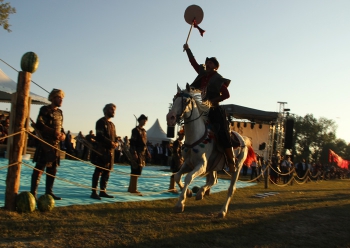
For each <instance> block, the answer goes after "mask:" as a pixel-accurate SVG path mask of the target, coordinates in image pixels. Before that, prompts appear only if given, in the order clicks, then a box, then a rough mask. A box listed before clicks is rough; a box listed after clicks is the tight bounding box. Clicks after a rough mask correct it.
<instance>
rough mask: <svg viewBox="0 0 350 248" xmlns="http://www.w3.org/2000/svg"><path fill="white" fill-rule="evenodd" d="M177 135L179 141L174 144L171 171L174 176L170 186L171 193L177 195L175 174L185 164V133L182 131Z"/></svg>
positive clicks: (171, 178)
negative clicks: (183, 152)
mask: <svg viewBox="0 0 350 248" xmlns="http://www.w3.org/2000/svg"><path fill="white" fill-rule="evenodd" d="M177 135H178V136H179V137H178V138H177V140H175V141H174V143H173V161H172V164H171V171H172V173H173V174H172V175H171V177H170V185H169V192H172V193H177V190H176V188H175V180H174V174H175V173H176V172H178V171H179V170H180V168H181V166H182V164H183V162H184V158H183V156H182V149H181V148H182V141H183V139H184V137H185V131H184V130H183V129H181V130H180V131H179V132H178V133H177Z"/></svg>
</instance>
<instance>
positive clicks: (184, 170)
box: [174, 163, 191, 191]
mask: <svg viewBox="0 0 350 248" xmlns="http://www.w3.org/2000/svg"><path fill="white" fill-rule="evenodd" d="M190 171H191V168H190V167H188V166H187V164H186V163H183V164H182V166H181V168H180V170H179V171H178V172H177V173H175V174H174V180H175V182H176V183H177V185H179V188H180V190H181V191H182V190H183V188H184V184H183V183H182V180H181V178H182V175H183V174H186V173H188V172H190Z"/></svg>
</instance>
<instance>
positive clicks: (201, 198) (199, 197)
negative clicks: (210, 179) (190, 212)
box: [196, 192, 203, 201]
mask: <svg viewBox="0 0 350 248" xmlns="http://www.w3.org/2000/svg"><path fill="white" fill-rule="evenodd" d="M196 200H197V201H199V200H203V194H199V192H198V193H197V194H196Z"/></svg>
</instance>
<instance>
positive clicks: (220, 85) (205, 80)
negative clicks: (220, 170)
mask: <svg viewBox="0 0 350 248" xmlns="http://www.w3.org/2000/svg"><path fill="white" fill-rule="evenodd" d="M183 48H184V49H185V50H186V53H187V56H188V58H189V61H190V63H191V65H192V67H193V68H194V69H195V70H196V72H197V73H198V76H197V77H196V78H195V80H194V81H193V83H192V84H191V87H193V88H195V89H199V90H201V91H202V99H203V101H206V100H208V101H209V102H210V104H211V108H210V111H209V114H208V118H209V121H210V123H211V125H212V127H213V128H214V130H215V133H216V135H217V137H218V140H219V142H220V144H221V146H222V147H223V148H224V150H225V155H226V160H227V164H228V166H229V168H230V171H234V170H235V156H234V153H233V149H232V147H233V146H232V143H231V138H230V133H229V126H228V121H227V119H226V111H225V109H224V108H222V107H220V106H219V103H220V102H222V101H224V100H226V99H228V98H229V97H230V93H229V91H228V89H227V88H228V86H229V85H230V82H231V80H230V79H226V78H223V77H222V76H221V75H220V74H219V73H218V72H217V70H218V69H219V66H220V65H219V62H218V60H217V59H216V58H215V57H211V58H208V57H207V58H206V60H205V65H203V64H201V65H199V64H198V63H197V61H196V60H195V58H194V56H193V54H192V52H191V50H190V48H189V46H188V44H187V43H186V44H184V45H183Z"/></svg>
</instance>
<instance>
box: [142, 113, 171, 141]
mask: <svg viewBox="0 0 350 248" xmlns="http://www.w3.org/2000/svg"><path fill="white" fill-rule="evenodd" d="M147 140H148V141H149V142H151V143H152V144H153V145H155V144H157V143H159V144H161V143H162V142H163V141H166V142H170V141H172V139H171V138H168V137H167V136H166V133H165V132H164V131H163V129H162V127H161V126H160V123H159V120H158V119H157V120H156V121H155V122H154V124H153V126H152V127H150V129H148V130H147Z"/></svg>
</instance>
